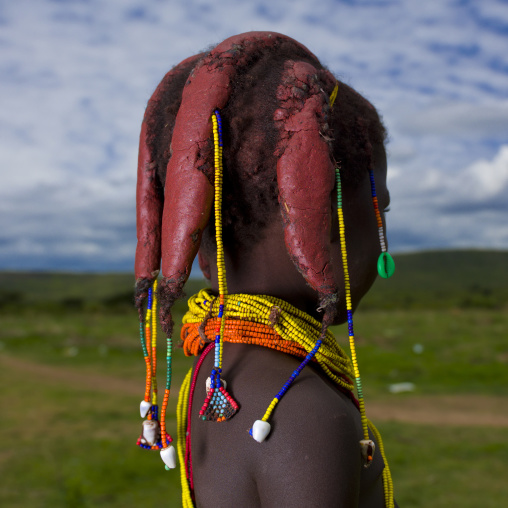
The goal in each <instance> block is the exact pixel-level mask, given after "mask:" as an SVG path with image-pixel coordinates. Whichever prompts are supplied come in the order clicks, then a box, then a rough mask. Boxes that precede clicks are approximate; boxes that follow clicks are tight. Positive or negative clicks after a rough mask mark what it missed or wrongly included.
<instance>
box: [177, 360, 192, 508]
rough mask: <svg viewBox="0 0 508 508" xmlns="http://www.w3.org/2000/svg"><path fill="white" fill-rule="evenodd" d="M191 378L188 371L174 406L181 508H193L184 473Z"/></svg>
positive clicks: (190, 373)
mask: <svg viewBox="0 0 508 508" xmlns="http://www.w3.org/2000/svg"><path fill="white" fill-rule="evenodd" d="M191 378H192V369H190V370H189V372H188V373H187V375H186V376H185V379H184V380H183V383H182V386H181V388H180V396H179V397H178V404H177V406H176V428H177V432H178V435H177V443H178V460H179V462H180V482H181V485H182V506H183V508H193V507H194V503H193V502H192V496H191V491H190V485H189V482H188V481H187V472H186V471H185V448H186V438H187V407H188V405H189V391H190V385H191Z"/></svg>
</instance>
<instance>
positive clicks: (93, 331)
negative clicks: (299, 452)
mask: <svg viewBox="0 0 508 508" xmlns="http://www.w3.org/2000/svg"><path fill="white" fill-rule="evenodd" d="M507 261H508V253H500V252H492V253H490V252H483V253H482V252H459V253H448V252H445V253H431V254H418V255H411V256H409V255H407V256H397V257H396V262H397V273H396V276H394V278H393V279H390V280H389V281H378V282H377V284H376V286H375V287H374V289H373V290H372V292H371V293H370V294H369V295H368V296H367V298H366V299H365V301H364V303H363V304H362V306H361V308H360V309H359V311H358V312H357V314H356V320H355V327H356V332H357V342H358V354H359V359H360V368H361V371H362V379H363V383H364V391H365V396H366V407H367V412H368V414H369V404H370V407H371V408H372V419H373V420H374V422H375V423H376V424H377V426H378V428H379V429H380V431H381V433H382V435H383V438H384V442H385V448H386V452H387V456H388V459H389V461H390V465H391V468H392V475H393V478H394V482H395V491H396V498H397V500H398V503H399V505H400V506H401V507H429V506H432V507H435V508H441V507H442V508H444V507H449V506H453V505H455V504H456V505H457V506H458V505H460V506H461V508H467V507H477V506H482V507H487V508H488V507H496V508H497V507H500V506H505V505H506V503H507V502H508V485H507V484H506V482H504V481H503V480H502V478H504V477H505V476H506V468H507V466H508V438H507V437H506V434H507V429H508V390H507V387H508V368H507V364H508V345H507V341H506V336H507V331H508V313H507V309H508V294H507V288H508V280H507V278H508V272H507V270H506V268H505V267H506V266H507ZM200 284H201V283H200V281H191V283H190V284H189V286H190V287H189V288H188V289H187V291H188V293H192V292H194V291H195V290H196V289H197V288H198V287H199V286H200ZM131 287H132V277H131V275H124V274H108V275H90V274H83V275H77V274H13V273H4V274H0V319H1V321H2V327H1V331H0V372H1V374H0V388H1V392H0V393H1V397H2V400H1V407H2V411H1V413H0V429H1V433H0V473H1V482H0V506H2V507H4V506H5V507H20V506H21V507H48V506H51V507H137V506H143V507H147V508H148V507H156V506H157V507H160V506H170V507H172V506H175V507H176V506H180V493H179V473H178V472H166V471H165V470H164V467H163V465H162V462H161V461H160V458H159V457H158V454H157V453H154V452H147V451H144V450H141V449H139V448H138V447H136V446H135V441H136V439H137V437H138V435H139V432H140V418H139V411H138V407H139V401H140V400H141V398H142V396H143V388H144V362H143V359H142V354H141V348H140V346H139V338H138V336H137V326H138V325H137V315H136V312H135V311H134V310H133V309H132V307H131V305H130V300H131V296H130V292H131ZM184 309H185V304H184V302H179V303H178V304H177V306H176V309H175V321H177V322H178V321H179V319H180V318H181V315H182V314H183V312H184ZM177 332H178V330H177ZM335 332H336V336H337V338H338V340H339V342H341V344H343V345H346V339H347V338H346V334H345V330H344V327H337V328H336V329H335ZM161 360H162V358H161ZM190 363H191V360H189V359H188V358H185V357H184V356H183V354H182V352H181V351H180V350H177V351H176V353H175V359H174V370H175V374H174V388H175V390H174V391H175V392H176V388H177V387H178V386H179V384H180V383H181V380H182V378H183V376H184V374H185V372H186V371H187V369H188V368H189V366H190ZM161 381H162V380H161ZM400 383H412V384H413V385H414V390H413V391H412V392H407V393H397V394H394V393H391V392H390V390H389V387H390V386H391V385H394V384H399V385H400ZM175 404H176V397H173V399H172V401H171V405H170V414H171V416H172V419H171V422H170V423H171V425H172V428H171V431H172V432H173V433H174V427H175V421H174V410H175Z"/></svg>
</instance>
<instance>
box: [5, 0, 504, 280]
mask: <svg viewBox="0 0 508 508" xmlns="http://www.w3.org/2000/svg"><path fill="white" fill-rule="evenodd" d="M251 30H265V31H275V32H280V33H284V34H286V35H289V36H290V37H293V38H295V39H297V40H298V41H300V42H301V43H303V44H304V45H306V46H307V47H308V48H309V49H310V50H311V51H312V52H313V53H314V54H316V55H317V56H318V57H319V58H320V60H321V61H322V63H324V64H325V65H327V66H328V68H329V69H330V70H331V71H332V72H333V73H334V74H335V75H336V76H337V77H339V78H340V79H341V80H342V81H344V82H346V83H347V84H349V85H351V86H353V87H354V88H355V89H356V90H358V91H359V92H360V93H362V94H363V95H364V96H365V97H366V98H368V99H369V100H370V101H371V102H373V103H374V104H375V106H376V107H377V109H378V110H379V112H380V113H381V115H382V116H383V119H384V122H385V124H386V126H387V128H388V131H389V143H388V145H387V149H388V156H389V159H388V164H389V176H388V183H389V188H390V193H391V200H392V204H391V207H390V211H389V213H388V214H387V222H388V240H389V243H390V250H391V251H392V252H410V251H418V250H434V249H444V248H446V249H449V248H482V249H484V248H485V249H508V221H507V218H508V214H507V212H508V199H507V196H508V1H507V0H482V1H477V0H470V1H468V0H463V1H451V0H435V1H433V0H429V1H427V2H422V1H421V0H356V1H355V0H320V1H319V2H310V1H308V0H277V1H274V0H221V2H210V1H203V0H201V1H196V0H185V1H177V0H167V1H164V0H143V1H142V0H17V1H16V2H12V1H8V0H0V270H2V269H3V270H46V269H51V270H66V271H67V270H76V271H105V270H119V271H129V270H132V267H133V259H134V250H135V244H136V231H135V185H136V165H137V147H138V138H139V129H140V125H141V120H142V117H143V112H144V109H145V107H146V103H147V101H148V99H149V97H150V95H151V94H152V92H153V90H154V89H155V87H156V86H157V84H158V83H159V81H160V80H161V79H162V77H163V75H164V74H165V73H166V72H167V71H168V70H169V69H171V67H172V66H174V65H176V64H177V63H179V62H180V61H181V60H183V59H184V58H186V57H188V56H190V55H192V54H195V53H198V52H200V51H203V50H205V49H206V48H208V47H210V45H213V44H217V43H218V42H221V41H222V40H224V39H225V38H227V37H229V36H231V35H234V34H237V33H241V32H247V31H251Z"/></svg>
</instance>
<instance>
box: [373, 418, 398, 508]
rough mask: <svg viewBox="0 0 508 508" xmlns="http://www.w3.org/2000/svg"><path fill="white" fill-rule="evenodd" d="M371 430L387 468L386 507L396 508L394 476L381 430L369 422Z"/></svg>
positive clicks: (384, 473) (385, 482)
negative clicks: (387, 458)
mask: <svg viewBox="0 0 508 508" xmlns="http://www.w3.org/2000/svg"><path fill="white" fill-rule="evenodd" d="M368 424H369V428H370V430H371V431H372V434H374V437H375V438H376V441H377V444H378V447H379V451H380V453H381V457H383V462H384V463H385V467H384V469H383V491H384V496H385V507H386V508H394V506H395V502H394V500H393V499H394V497H393V480H392V474H391V471H390V467H389V466H388V461H387V460H386V455H385V448H384V446H383V440H382V439H381V434H380V432H379V430H377V428H376V426H375V425H374V424H373V423H372V422H371V421H370V420H368Z"/></svg>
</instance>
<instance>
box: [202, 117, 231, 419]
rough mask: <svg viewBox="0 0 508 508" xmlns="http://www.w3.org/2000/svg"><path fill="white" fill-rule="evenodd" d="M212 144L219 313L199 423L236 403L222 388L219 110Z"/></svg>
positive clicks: (221, 414)
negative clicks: (213, 354) (213, 359)
mask: <svg viewBox="0 0 508 508" xmlns="http://www.w3.org/2000/svg"><path fill="white" fill-rule="evenodd" d="M212 124H213V143H214V160H215V200H214V201H215V205H214V211H215V240H216V243H217V274H218V275H217V278H218V282H219V312H218V318H219V319H218V323H217V327H216V330H215V361H214V368H213V370H212V374H211V376H210V378H209V379H210V381H208V382H207V385H208V384H209V388H208V386H207V395H206V398H205V401H204V402H203V406H202V407H201V409H200V411H199V415H200V417H201V419H202V420H209V421H215V422H223V421H225V420H228V419H229V418H231V417H232V416H233V415H234V414H235V413H236V412H237V411H238V404H237V403H236V401H235V400H234V399H233V397H231V395H229V393H228V392H227V391H226V389H225V386H223V385H225V381H224V380H223V379H221V373H222V351H223V349H224V327H225V323H226V316H225V315H224V314H225V313H224V309H225V305H224V304H225V298H226V295H227V294H228V288H227V282H226V264H225V261H224V245H223V243H222V176H223V175H222V173H223V168H222V121H221V117H220V113H219V110H217V109H216V110H215V111H214V113H213V115H212Z"/></svg>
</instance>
